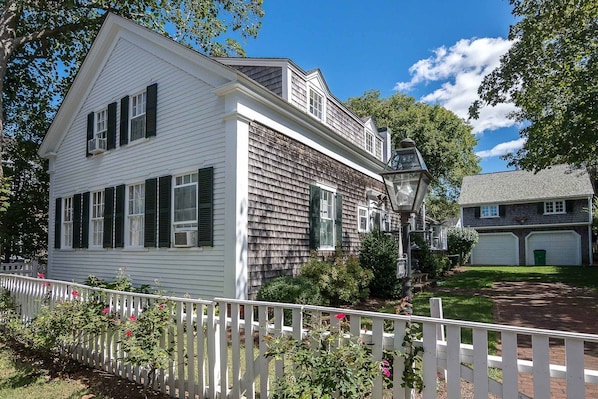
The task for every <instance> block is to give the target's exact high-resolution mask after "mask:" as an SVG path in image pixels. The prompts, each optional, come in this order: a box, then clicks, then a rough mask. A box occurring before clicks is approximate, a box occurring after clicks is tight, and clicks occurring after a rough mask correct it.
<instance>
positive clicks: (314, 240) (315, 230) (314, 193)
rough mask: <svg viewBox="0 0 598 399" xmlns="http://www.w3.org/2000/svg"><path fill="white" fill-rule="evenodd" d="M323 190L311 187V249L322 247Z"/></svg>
mask: <svg viewBox="0 0 598 399" xmlns="http://www.w3.org/2000/svg"><path fill="white" fill-rule="evenodd" d="M321 196H322V194H321V189H320V187H318V186H314V185H310V186H309V249H314V250H315V249H318V247H319V246H320V198H321Z"/></svg>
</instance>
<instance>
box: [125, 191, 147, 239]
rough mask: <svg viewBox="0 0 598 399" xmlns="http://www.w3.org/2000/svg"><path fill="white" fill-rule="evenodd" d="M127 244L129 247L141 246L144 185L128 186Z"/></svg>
mask: <svg viewBox="0 0 598 399" xmlns="http://www.w3.org/2000/svg"><path fill="white" fill-rule="evenodd" d="M128 202H129V204H128V207H127V210H128V213H127V223H128V230H129V235H128V244H129V245H131V246H143V234H144V231H143V228H144V215H145V184H135V185H132V186H129V199H128Z"/></svg>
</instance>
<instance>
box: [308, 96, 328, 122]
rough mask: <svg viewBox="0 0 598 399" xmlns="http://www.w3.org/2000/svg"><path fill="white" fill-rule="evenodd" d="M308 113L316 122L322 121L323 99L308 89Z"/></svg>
mask: <svg viewBox="0 0 598 399" xmlns="http://www.w3.org/2000/svg"><path fill="white" fill-rule="evenodd" d="M309 113H310V114H312V115H313V116H315V117H316V118H317V119H318V120H320V121H323V120H324V98H323V97H322V96H321V95H320V94H319V93H318V92H316V91H315V90H314V89H309Z"/></svg>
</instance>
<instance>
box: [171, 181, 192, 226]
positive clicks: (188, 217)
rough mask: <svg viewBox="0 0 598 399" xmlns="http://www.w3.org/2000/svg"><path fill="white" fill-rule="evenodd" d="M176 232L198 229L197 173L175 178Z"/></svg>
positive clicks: (174, 219) (174, 209)
mask: <svg viewBox="0 0 598 399" xmlns="http://www.w3.org/2000/svg"><path fill="white" fill-rule="evenodd" d="M173 196H174V201H173V204H174V206H173V212H174V218H173V221H174V223H173V224H174V230H175V232H176V231H177V230H179V231H180V230H194V229H197V172H194V173H188V174H185V175H181V176H176V177H175V178H174V187H173Z"/></svg>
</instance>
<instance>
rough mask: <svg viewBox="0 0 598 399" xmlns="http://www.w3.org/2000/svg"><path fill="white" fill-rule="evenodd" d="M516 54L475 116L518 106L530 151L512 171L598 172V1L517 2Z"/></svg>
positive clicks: (504, 62)
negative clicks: (557, 167)
mask: <svg viewBox="0 0 598 399" xmlns="http://www.w3.org/2000/svg"><path fill="white" fill-rule="evenodd" d="M510 3H511V5H512V6H513V15H514V16H515V17H516V19H517V21H518V22H517V23H515V24H514V25H512V26H511V29H510V32H509V39H510V40H514V43H513V46H512V47H511V49H510V50H509V51H508V52H507V53H506V54H505V55H504V56H503V57H502V59H501V63H500V65H499V67H498V68H497V69H496V70H494V71H493V72H492V73H490V74H489V75H488V76H486V78H485V79H484V80H483V81H482V84H481V86H480V88H479V90H478V93H479V96H480V100H478V101H476V102H475V103H474V104H473V106H472V107H471V108H470V115H471V116H472V117H478V111H479V109H480V107H482V106H484V105H496V104H499V103H506V102H511V103H514V104H515V105H516V106H517V107H518V111H516V112H514V113H513V114H512V118H514V119H515V120H516V121H518V122H523V123H524V127H523V128H522V129H521V131H520V134H521V137H523V138H525V139H527V142H526V143H525V144H524V146H523V148H522V149H521V150H520V151H518V152H517V153H515V154H511V156H510V157H508V159H510V161H511V164H513V165H518V166H520V167H521V168H523V169H528V170H539V169H543V168H546V167H548V166H550V165H553V164H558V163H570V164H574V165H578V166H579V165H585V166H589V167H594V168H595V167H596V166H598V146H597V145H596V143H598V0H510Z"/></svg>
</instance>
